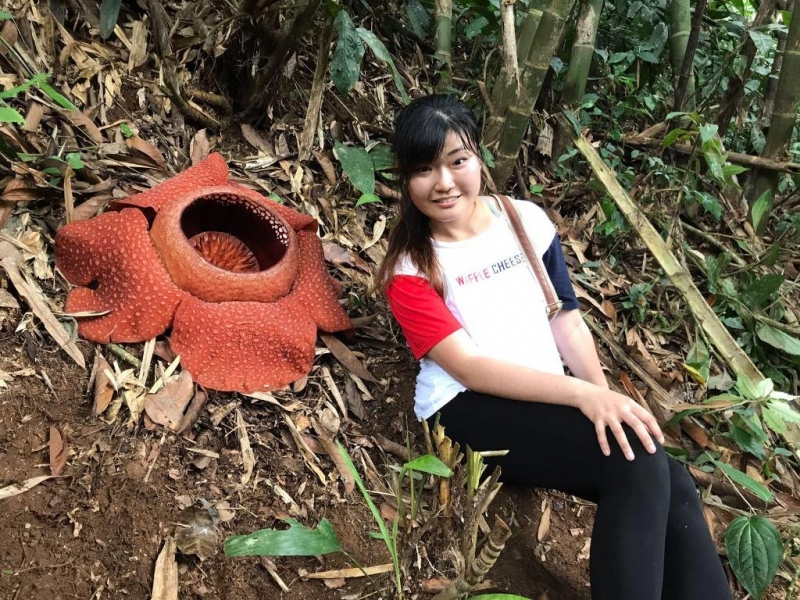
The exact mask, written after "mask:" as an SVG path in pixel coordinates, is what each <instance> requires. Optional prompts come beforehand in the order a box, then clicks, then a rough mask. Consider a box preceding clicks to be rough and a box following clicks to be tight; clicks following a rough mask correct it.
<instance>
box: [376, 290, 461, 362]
mask: <svg viewBox="0 0 800 600" xmlns="http://www.w3.org/2000/svg"><path fill="white" fill-rule="evenodd" d="M386 298H387V299H388V300H389V308H391V309H392V314H394V318H395V319H397V322H398V323H399V324H400V327H401V328H402V329H403V333H404V334H405V336H406V342H408V346H409V348H411V352H412V353H413V354H414V356H415V357H416V358H417V359H420V358H422V357H423V356H425V354H427V352H428V350H430V349H431V348H433V347H434V346H435V345H436V344H438V343H439V342H441V341H442V340H443V339H444V338H446V337H447V336H448V335H450V334H451V333H453V332H455V331H458V330H459V329H461V323H459V322H458V321H457V320H456V318H455V317H454V316H453V313H451V312H450V310H449V309H448V308H447V305H446V304H445V303H444V300H443V299H442V297H441V296H439V294H437V293H436V290H434V289H433V287H432V286H431V284H430V283H429V282H428V281H427V280H426V279H424V278H423V277H414V276H412V275H396V276H395V277H394V278H393V279H392V281H391V283H390V284H389V286H388V287H387V288H386Z"/></svg>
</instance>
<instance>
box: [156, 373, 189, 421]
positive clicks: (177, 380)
mask: <svg viewBox="0 0 800 600" xmlns="http://www.w3.org/2000/svg"><path fill="white" fill-rule="evenodd" d="M193 395H194V382H193V381H192V376H191V375H190V374H189V371H181V372H180V374H179V375H177V376H173V377H170V378H169V379H168V380H167V382H166V383H165V384H164V387H163V388H162V389H161V390H159V391H158V392H156V393H155V394H148V395H147V398H146V399H145V402H144V410H145V412H146V413H147V416H148V417H150V418H151V419H152V420H153V422H155V423H158V424H159V425H163V426H164V427H169V428H170V429H172V430H173V431H175V430H177V429H178V426H179V425H180V423H181V420H182V419H183V411H184V410H186V407H187V406H188V405H189V402H190V401H191V400H192V396H193Z"/></svg>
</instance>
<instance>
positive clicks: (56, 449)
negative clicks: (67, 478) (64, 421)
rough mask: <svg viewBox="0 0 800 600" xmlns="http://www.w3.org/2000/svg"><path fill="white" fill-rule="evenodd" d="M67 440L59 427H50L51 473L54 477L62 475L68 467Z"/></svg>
mask: <svg viewBox="0 0 800 600" xmlns="http://www.w3.org/2000/svg"><path fill="white" fill-rule="evenodd" d="M67 454H68V451H67V438H66V436H65V435H64V432H63V431H61V430H60V429H59V428H58V427H54V426H52V425H51V426H50V472H51V473H52V474H53V477H58V476H59V475H61V471H63V470H64V467H65V466H66V465H67Z"/></svg>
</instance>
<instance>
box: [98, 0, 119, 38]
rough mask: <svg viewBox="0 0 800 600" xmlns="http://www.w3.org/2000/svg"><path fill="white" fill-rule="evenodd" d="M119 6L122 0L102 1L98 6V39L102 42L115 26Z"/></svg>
mask: <svg viewBox="0 0 800 600" xmlns="http://www.w3.org/2000/svg"><path fill="white" fill-rule="evenodd" d="M120 4H122V0H103V2H102V3H101V4H100V37H102V38H103V39H104V40H105V39H107V38H108V36H110V35H111V33H112V32H113V31H114V27H116V26H117V17H119V7H120Z"/></svg>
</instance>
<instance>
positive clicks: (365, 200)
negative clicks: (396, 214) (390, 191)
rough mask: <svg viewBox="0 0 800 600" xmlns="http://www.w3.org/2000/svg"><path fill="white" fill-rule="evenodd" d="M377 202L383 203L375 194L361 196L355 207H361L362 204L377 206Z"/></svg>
mask: <svg viewBox="0 0 800 600" xmlns="http://www.w3.org/2000/svg"><path fill="white" fill-rule="evenodd" d="M379 202H383V200H381V198H380V196H378V195H376V194H361V196H360V197H359V199H358V201H357V202H356V206H361V205H362V204H377V203H379Z"/></svg>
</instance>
